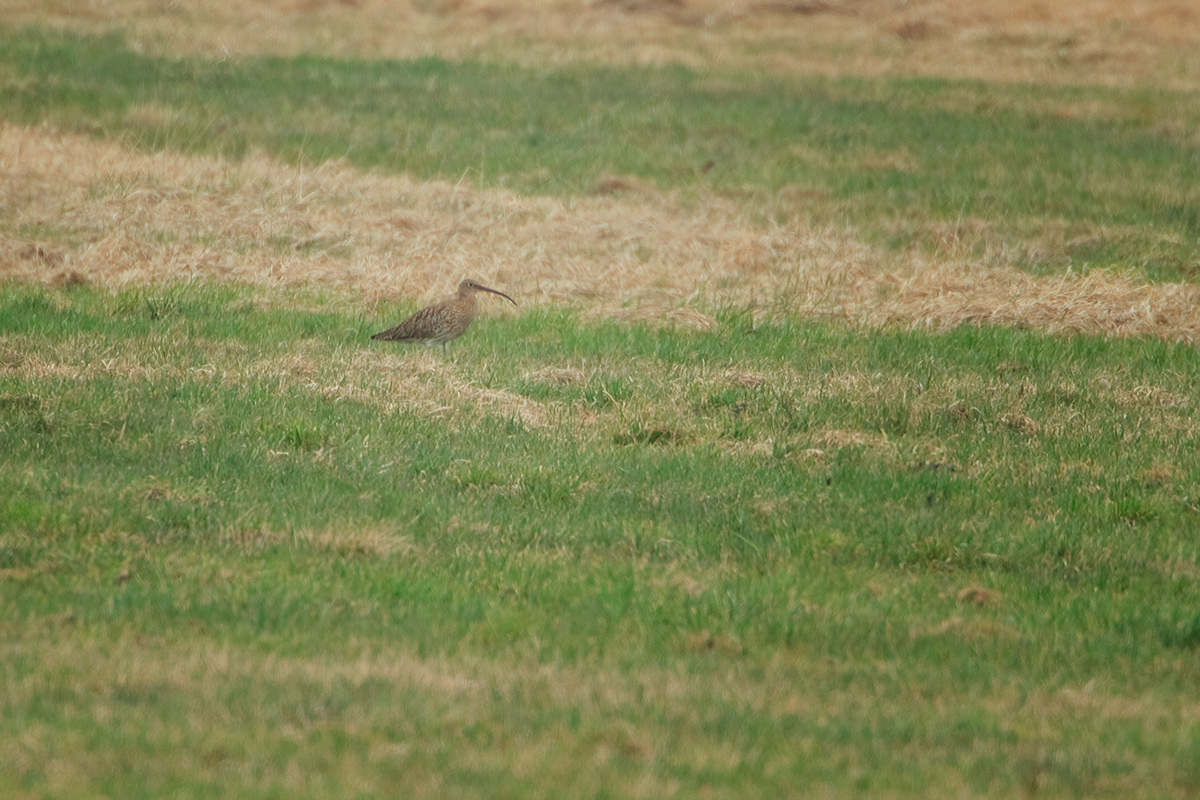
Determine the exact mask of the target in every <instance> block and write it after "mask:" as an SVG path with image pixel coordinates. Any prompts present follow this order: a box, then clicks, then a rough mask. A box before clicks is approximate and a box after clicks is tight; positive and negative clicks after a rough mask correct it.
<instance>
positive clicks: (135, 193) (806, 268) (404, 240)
mask: <svg viewBox="0 0 1200 800" xmlns="http://www.w3.org/2000/svg"><path fill="white" fill-rule="evenodd" d="M0 184H3V187H2V188H3V189H4V190H5V191H8V192H10V193H13V194H15V195H18V196H21V197H23V198H26V202H24V203H23V204H22V205H20V206H19V207H17V208H15V209H14V213H13V215H12V219H11V220H9V221H8V224H7V227H8V229H9V230H29V229H38V228H42V227H44V228H46V229H53V230H60V231H62V230H65V231H66V232H67V234H66V235H65V237H64V238H65V239H66V240H67V241H69V242H71V243H70V244H56V243H47V242H42V241H29V240H25V239H21V238H19V237H16V236H13V235H11V234H0V279H3V278H9V279H16V280H24V281H37V282H42V283H47V284H55V285H57V284H60V283H62V282H64V281H85V282H88V283H92V284H96V285H100V286H113V287H119V286H124V285H129V284H146V283H153V282H176V281H181V280H183V281H186V280H193V279H202V280H222V281H231V282H236V283H241V284H251V285H262V286H272V287H274V286H331V287H334V288H338V289H342V290H347V291H352V292H354V293H356V294H358V295H359V296H360V297H361V298H363V300H364V302H365V303H366V304H367V305H368V306H372V305H373V304H375V303H377V302H379V301H382V300H384V299H394V298H398V297H408V298H413V299H415V300H416V301H417V302H421V303H425V302H431V301H433V300H436V299H439V298H440V297H442V296H443V295H445V294H448V293H449V292H450V291H451V290H452V288H453V287H454V285H455V284H456V283H457V281H458V280H459V279H460V278H461V277H463V276H464V275H474V276H477V277H479V278H480V279H482V280H484V281H485V282H487V283H489V284H491V285H494V286H498V287H500V288H502V289H504V290H505V291H507V292H508V293H510V294H512V295H514V296H515V297H517V298H518V299H519V300H520V301H521V303H522V304H523V305H524V306H528V305H529V304H539V303H543V304H555V305H560V304H569V305H573V306H576V307H579V308H581V309H585V310H587V311H588V313H589V314H592V315H597V316H608V317H612V318H616V319H622V320H627V321H641V322H651V323H655V324H658V323H665V324H672V325H684V326H688V327H693V328H696V329H701V330H705V329H709V328H712V327H713V326H714V325H716V324H717V323H716V320H715V319H714V317H713V316H711V314H709V313H707V312H706V311H705V310H704V309H709V308H718V307H738V308H749V309H751V310H752V312H753V316H754V317H755V318H756V319H764V318H771V317H774V316H777V315H779V314H794V315H800V316H807V317H815V318H825V319H844V320H848V321H851V322H855V323H860V324H865V325H869V326H902V327H912V328H922V329H930V330H947V329H950V328H954V327H956V326H959V325H964V324H976V325H984V324H987V325H1014V326H1021V327H1036V328H1040V329H1042V330H1046V331H1051V332H1080V333H1087V334H1103V335H1112V336H1157V337H1160V338H1163V339H1168V340H1173V341H1186V342H1194V341H1200V289H1198V288H1197V287H1194V286H1189V285H1182V284H1144V283H1137V282H1134V281H1132V280H1130V279H1129V278H1128V277H1126V276H1124V275H1120V274H1115V273H1111V272H1103V271H1093V272H1089V273H1087V274H1086V275H1084V276H1082V277H1080V276H1075V275H1066V276H1055V277H1038V276H1033V275H1030V274H1027V273H1025V272H1022V271H1020V270H1019V269H1017V268H1015V267H1013V266H1007V265H1004V264H1002V263H1001V264H995V263H992V262H993V261H994V259H989V260H988V263H986V264H981V263H978V262H975V261H973V260H971V258H970V256H969V255H968V254H965V253H958V252H949V251H948V252H943V253H940V254H938V255H937V256H926V255H922V254H920V253H916V252H908V253H900V254H895V253H885V252H882V251H879V250H877V249H874V248H871V247H868V246H866V245H864V244H863V243H861V242H859V241H857V240H856V239H855V238H854V236H853V234H852V233H850V232H846V231H835V230H821V229H815V228H811V227H808V226H806V225H804V224H801V223H796V222H794V223H789V224H786V225H781V224H780V225H776V224H763V223H760V222H755V221H753V220H752V219H750V217H749V215H748V212H747V211H746V210H745V209H744V208H742V207H741V206H739V205H737V204H736V203H735V202H733V201H731V200H728V199H724V198H720V197H716V196H711V195H710V196H703V197H701V198H699V199H698V200H697V201H696V202H695V203H693V204H689V205H688V206H686V207H684V206H683V205H681V204H680V203H678V202H677V201H676V199H675V198H674V196H673V195H671V194H664V193H656V194H643V193H639V194H637V195H627V194H623V193H619V194H614V195H606V196H593V197H586V198H569V199H561V198H546V197H523V196H519V195H516V194H513V193H511V192H507V191H504V190H499V189H497V190H488V191H476V190H473V189H470V188H465V187H463V186H454V185H451V184H448V183H444V182H438V181H434V182H428V183H418V182H414V181H412V180H409V179H407V178H405V177H387V176H379V175H368V174H364V173H361V172H359V171H357V170H354V169H352V168H350V167H349V166H347V165H345V164H343V163H339V162H328V163H325V164H322V165H320V166H317V167H314V168H305V167H291V166H285V165H282V164H280V163H278V162H276V161H274V160H272V159H269V158H267V157H265V156H262V155H255V156H251V157H249V158H247V159H245V160H244V161H241V162H237V163H234V162H231V161H227V160H224V159H219V158H209V157H202V156H188V155H180V154H174V153H157V154H144V153H138V152H134V151H131V150H128V149H125V148H122V147H120V146H117V145H114V144H111V143H106V142H95V141H91V140H88V139H85V138H83V137H80V136H74V135H67V134H60V133H56V132H53V131H50V130H48V129H46V128H36V129H31V128H24V127H19V126H13V125H4V126H0ZM314 240H319V241H322V242H331V241H335V242H337V243H338V246H337V248H336V249H334V250H328V249H322V248H320V247H315V248H314V247H310V246H309V245H310V243H311V242H312V241H314ZM289 242H290V243H291V245H290V246H289V245H288V243H289ZM281 243H282V244H283V246H280V244H281ZM484 313H486V314H511V313H517V312H514V311H513V310H510V309H506V308H505V307H503V306H498V305H497V306H493V307H489V308H487V309H486V310H485V311H484ZM283 366H285V367H286V365H283ZM463 391H464V392H467V393H470V391H471V390H470V389H469V388H464V389H463ZM475 394H476V396H477V397H476V399H477V401H478V403H479V405H480V406H481V407H487V406H499V407H501V408H510V407H513V408H518V409H523V410H519V411H518V416H521V417H522V418H523V419H525V418H526V417H528V419H527V421H536V419H537V417H538V413H537V411H536V410H532V409H531V408H530V407H528V406H525V405H523V404H521V403H519V402H517V401H516V400H514V399H513V398H499V397H495V396H493V395H490V394H487V393H478V392H477V393H475Z"/></svg>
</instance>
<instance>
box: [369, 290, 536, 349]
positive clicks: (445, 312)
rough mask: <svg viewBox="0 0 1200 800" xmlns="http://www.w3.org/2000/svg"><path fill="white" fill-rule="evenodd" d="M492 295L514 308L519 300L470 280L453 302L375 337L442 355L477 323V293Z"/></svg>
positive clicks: (434, 308)
mask: <svg viewBox="0 0 1200 800" xmlns="http://www.w3.org/2000/svg"><path fill="white" fill-rule="evenodd" d="M476 292H491V293H492V294H498V295H500V296H501V297H503V298H504V299H505V300H507V301H508V302H510V303H512V304H513V305H514V306H515V305H516V304H517V301H516V300H513V299H512V298H511V297H509V296H508V295H506V294H505V293H504V292H498V291H496V290H495V289H489V288H488V287H486V286H484V285H483V284H481V283H477V282H475V281H473V280H470V279H469V278H468V279H466V280H464V281H463V282H462V283H460V284H459V285H458V294H456V295H455V296H454V297H451V298H450V299H449V300H443V301H442V302H440V303H437V304H435V305H432V306H429V307H428V308H422V309H421V310H420V311H418V312H417V313H415V314H413V315H412V316H411V317H409V318H408V319H406V320H404V322H401V323H400V324H399V325H397V326H396V327H394V328H388V329H387V330H386V331H383V332H382V333H377V334H375V335H374V336H372V337H371V338H372V339H380V340H382V341H385V342H423V343H424V344H426V345H435V344H440V345H441V346H442V352H445V351H446V342H448V341H450V340H451V339H457V338H458V337H459V336H462V335H463V332H464V331H466V329H467V328H468V327H470V325H471V323H472V322H473V321H474V319H475V311H476V304H475V293H476Z"/></svg>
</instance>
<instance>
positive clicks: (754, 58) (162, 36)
mask: <svg viewBox="0 0 1200 800" xmlns="http://www.w3.org/2000/svg"><path fill="white" fill-rule="evenodd" d="M0 23H10V24H24V23H37V24H44V23H50V24H54V25H60V26H64V27H68V28H71V29H75V30H85V31H96V30H110V29H121V30H124V31H126V32H127V33H128V34H129V36H130V37H131V38H132V40H133V41H134V43H135V46H138V47H143V48H147V49H153V50H159V51H199V52H204V53H208V54H212V55H217V56H221V55H225V54H229V53H258V52H271V53H281V54H295V53H299V52H319V53H328V54H336V55H365V56H385V57H404V58H408V57H415V56H426V55H440V56H446V57H451V58H454V57H463V56H471V57H482V58H500V59H505V60H520V61H524V62H527V63H538V64H547V63H556V62H562V61H574V60H581V59H583V60H592V61H606V62H612V63H622V64H625V63H654V64H657V63H665V62H673V63H683V64H687V65H690V66H692V67H697V68H705V67H709V66H717V67H722V68H738V69H751V70H766V71H773V72H780V73H787V74H857V75H881V74H890V73H903V74H924V75H952V76H956V77H963V76H965V77H972V78H979V79H983V80H1003V81H1039V82H1047V81H1049V82H1087V83H1093V82H1101V83H1109V84H1122V85H1124V84H1129V83H1132V82H1153V83H1158V84H1164V83H1168V84H1171V85H1175V86H1190V87H1195V86H1196V85H1197V84H1200V7H1197V6H1196V4H1195V3H1192V2H1190V0H1139V2H1136V3H1130V2H1122V0H1075V1H1074V2H1070V3H1053V2H1047V0H1018V1H1017V2H1011V3H988V2H983V0H907V1H906V2H896V1H895V0H592V2H579V0H522V1H520V2H518V1H517V0H424V1H422V2H401V0H357V2H343V1H342V0H260V2H255V3H241V2H236V0H176V1H175V2H173V3H171V4H169V5H167V6H164V4H162V3H159V2H156V1H155V0H15V2H8V3H5V4H4V6H3V8H0Z"/></svg>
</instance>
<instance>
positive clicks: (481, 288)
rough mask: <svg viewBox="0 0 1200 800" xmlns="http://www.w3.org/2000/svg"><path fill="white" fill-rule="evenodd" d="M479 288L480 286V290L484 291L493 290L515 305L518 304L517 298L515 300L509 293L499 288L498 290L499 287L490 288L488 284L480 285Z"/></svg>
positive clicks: (492, 291) (493, 292)
mask: <svg viewBox="0 0 1200 800" xmlns="http://www.w3.org/2000/svg"><path fill="white" fill-rule="evenodd" d="M479 288H480V290H482V291H484V292H491V293H492V294H498V295H500V296H501V297H503V298H504V299H505V300H507V301H508V302H510V303H512V304H513V305H514V306H515V305H516V304H517V301H516V300H513V299H512V298H511V297H509V296H508V295H506V294H505V293H504V292H501V291H499V290H497V289H489V288H488V287H486V286H480V287H479Z"/></svg>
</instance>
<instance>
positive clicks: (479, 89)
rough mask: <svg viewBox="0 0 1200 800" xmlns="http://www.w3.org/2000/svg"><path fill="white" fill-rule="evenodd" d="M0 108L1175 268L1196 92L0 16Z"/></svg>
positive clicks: (299, 152) (877, 235) (175, 137)
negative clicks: (731, 200) (702, 197)
mask: <svg viewBox="0 0 1200 800" xmlns="http://www.w3.org/2000/svg"><path fill="white" fill-rule="evenodd" d="M0 71H2V72H0V74H3V75H4V76H5V78H4V80H3V82H2V83H0V111H3V113H4V114H5V116H6V117H7V118H8V119H11V120H14V121H21V122H25V123H29V124H36V123H42V122H49V123H52V124H55V125H58V126H61V127H63V128H66V129H69V130H74V131H82V132H87V133H91V134H94V135H97V136H101V137H105V138H110V139H116V140H120V141H122V142H125V143H131V144H134V145H136V146H139V147H142V148H146V149H150V150H156V149H178V150H186V151H199V152H215V153H220V154H223V155H227V156H234V157H240V156H242V155H244V154H246V153H248V152H252V151H255V150H265V151H267V152H269V153H271V154H273V155H276V156H278V157H281V158H283V159H285V160H293V161H300V162H305V163H320V162H323V161H326V160H328V159H346V160H347V161H348V162H349V163H351V164H353V165H355V166H357V167H360V168H364V169H377V170H383V171H387V172H404V173H408V174H410V175H412V176H414V177H416V178H420V179H425V178H441V179H445V180H450V181H461V180H466V181H468V182H469V183H471V184H473V185H481V186H493V185H504V186H509V187H512V188H514V189H516V190H518V191H522V192H538V193H552V194H579V193H587V192H592V191H596V190H598V189H599V190H606V187H607V189H612V188H613V187H616V186H621V185H623V184H622V183H621V182H620V181H616V182H613V181H611V180H609V179H610V178H612V177H613V176H616V177H618V178H620V179H621V180H626V181H627V179H628V178H630V177H632V178H635V179H641V180H644V181H647V182H650V183H651V184H653V185H657V186H658V187H660V188H665V189H672V188H680V189H682V190H683V191H684V192H685V193H686V192H687V191H696V190H698V189H703V190H706V191H707V190H709V189H713V190H716V191H718V192H720V193H723V194H727V195H730V196H733V197H740V198H744V199H745V200H746V201H747V202H748V203H749V204H750V205H751V206H752V207H753V208H754V209H756V213H758V214H761V215H762V216H763V217H764V218H765V219H788V218H792V217H796V216H799V217H803V218H805V219H808V220H813V221H816V222H817V223H818V224H821V225H834V226H842V225H846V224H851V225H854V226H856V227H858V228H859V229H861V230H862V232H863V234H864V235H865V236H866V237H867V238H869V239H870V240H872V241H875V242H879V243H886V244H889V245H891V246H893V247H897V248H904V247H909V246H912V245H914V244H915V245H916V246H919V247H924V248H929V249H945V248H949V249H951V250H953V251H954V252H956V253H957V252H961V251H965V252H967V253H973V254H975V255H977V256H981V257H982V256H985V255H986V256H988V257H993V258H1000V259H1003V260H1007V261H1012V262H1014V263H1018V264H1021V265H1023V266H1025V267H1026V268H1028V269H1031V270H1034V271H1038V272H1062V271H1065V270H1068V269H1070V270H1075V271H1079V270H1085V269H1089V268H1091V267H1096V266H1101V267H1116V268H1120V269H1125V270H1131V271H1134V272H1136V273H1137V274H1140V275H1142V276H1144V277H1146V278H1149V279H1152V280H1187V281H1193V280H1194V279H1195V274H1196V264H1197V261H1198V259H1200V213H1198V212H1197V210H1196V209H1197V208H1200V194H1198V190H1197V188H1196V187H1197V186H1200V156H1198V155H1197V148H1196V146H1195V140H1194V131H1195V130H1196V128H1197V126H1198V125H1200V101H1198V100H1197V97H1196V95H1195V94H1194V93H1190V92H1185V91H1167V90H1155V89H1138V90H1123V91H1121V90H1114V89H1107V88H1105V89H1101V88H1088V87H1070V88H1061V87H1060V88H1051V87H1045V86H1013V85H988V84H983V83H971V82H958V81H949V80H935V79H916V78H893V79H887V80H863V79H852V78H845V79H838V80H824V79H822V80H816V79H811V78H806V79H787V78H782V77H777V76H764V75H746V74H732V73H720V74H708V73H701V72H694V71H690V70H686V69H682V68H617V67H601V66H594V65H586V64H578V65H569V66H562V67H558V68H554V69H533V68H527V67H519V66H513V65H506V64H503V63H477V62H470V61H463V62H448V61H443V60H439V59H422V60H415V61H380V60H354V59H346V60H337V59H331V58H323V57H315V56H302V57H297V58H280V57H239V58H233V59H228V60H222V61H214V60H211V59H205V58H201V57H181V58H166V57H162V56H151V55H143V54H139V53H135V52H133V51H131V50H130V49H129V48H128V47H127V46H126V44H125V43H124V41H123V40H122V39H121V38H120V37H117V36H110V37H79V36H71V35H66V34H60V33H48V32H45V31H41V30H36V29H35V30H29V29H25V30H11V29H9V30H0Z"/></svg>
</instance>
